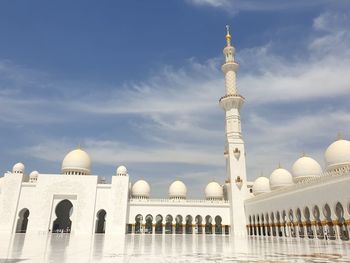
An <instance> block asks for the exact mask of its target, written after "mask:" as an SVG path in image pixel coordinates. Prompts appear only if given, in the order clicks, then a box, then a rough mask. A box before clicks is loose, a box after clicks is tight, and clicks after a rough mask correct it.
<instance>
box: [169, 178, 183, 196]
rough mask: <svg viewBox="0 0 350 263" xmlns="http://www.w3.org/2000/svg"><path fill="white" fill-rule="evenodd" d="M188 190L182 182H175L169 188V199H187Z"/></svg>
mask: <svg viewBox="0 0 350 263" xmlns="http://www.w3.org/2000/svg"><path fill="white" fill-rule="evenodd" d="M186 195H187V188H186V185H185V184H184V183H183V182H181V181H175V182H173V183H172V184H171V185H170V186H169V198H174V199H186Z"/></svg>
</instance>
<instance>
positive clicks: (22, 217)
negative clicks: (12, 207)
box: [16, 208, 30, 233]
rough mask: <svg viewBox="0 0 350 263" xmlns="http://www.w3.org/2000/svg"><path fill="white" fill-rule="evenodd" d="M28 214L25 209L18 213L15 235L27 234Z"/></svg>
mask: <svg viewBox="0 0 350 263" xmlns="http://www.w3.org/2000/svg"><path fill="white" fill-rule="evenodd" d="M29 214H30V213H29V210H28V209H27V208H23V209H22V210H21V211H20V212H19V213H18V219H17V226H16V233H26V232H27V226H28V217H29Z"/></svg>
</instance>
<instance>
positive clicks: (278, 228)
mask: <svg viewBox="0 0 350 263" xmlns="http://www.w3.org/2000/svg"><path fill="white" fill-rule="evenodd" d="M276 225H277V235H278V236H279V237H281V236H283V235H282V230H281V215H280V212H279V211H277V213H276Z"/></svg>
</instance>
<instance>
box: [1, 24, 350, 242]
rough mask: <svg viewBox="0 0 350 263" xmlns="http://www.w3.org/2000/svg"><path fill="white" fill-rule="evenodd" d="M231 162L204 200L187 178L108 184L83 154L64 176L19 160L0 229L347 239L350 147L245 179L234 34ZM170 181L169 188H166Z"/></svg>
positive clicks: (10, 175) (343, 144)
mask: <svg viewBox="0 0 350 263" xmlns="http://www.w3.org/2000/svg"><path fill="white" fill-rule="evenodd" d="M223 53H224V57H225V61H224V64H223V65H222V67H221V69H222V71H223V73H224V77H225V95H224V96H223V97H221V98H220V100H219V104H220V106H221V107H222V109H223V110H224V112H225V137H226V140H225V141H226V145H225V148H224V158H225V160H226V173H227V174H226V178H224V176H223V182H222V183H219V182H214V181H213V182H209V183H208V185H207V186H206V188H205V190H204V194H205V199H201V200H190V199H187V198H186V197H187V188H186V185H185V184H184V182H182V181H178V180H176V181H173V182H171V184H170V186H169V195H168V196H167V197H164V198H163V199H153V198H151V197H150V192H151V187H150V185H149V184H148V183H147V182H146V181H145V180H139V181H136V182H135V183H131V181H130V177H129V174H128V171H127V168H126V167H125V166H119V167H118V168H117V169H116V172H115V175H113V176H112V179H111V183H106V182H105V181H104V179H103V177H100V176H98V175H94V174H92V173H91V159H90V157H89V155H88V153H86V152H85V151H84V150H82V149H76V150H73V151H71V152H69V153H68V154H67V155H66V156H65V157H64V159H63V162H62V169H61V173H60V174H42V173H40V172H37V171H33V172H31V173H30V174H29V175H27V174H26V173H25V166H24V165H23V164H22V163H16V164H15V165H14V166H13V169H12V172H6V173H5V174H4V175H3V176H2V177H0V233H42V234H43V233H62V232H63V233H72V234H73V233H74V234H89V235H91V234H95V233H100V234H106V235H107V234H111V235H112V234H164V235H169V234H204V235H229V234H230V235H233V236H247V235H253V236H276V237H288V238H310V239H337V240H344V241H346V240H349V231H350V195H349V190H350V141H348V140H344V139H342V138H341V137H339V138H338V140H336V141H335V142H333V143H332V144H331V145H330V146H329V147H328V148H327V150H326V151H325V160H326V169H325V170H324V171H323V170H322V168H321V166H320V165H319V163H317V162H316V161H315V160H314V159H313V158H311V157H310V156H307V155H304V156H302V157H301V158H299V159H298V160H296V162H295V163H294V165H293V167H292V171H291V172H289V171H288V170H286V169H284V168H282V167H278V168H277V169H276V170H274V171H273V172H272V173H271V175H270V177H269V178H267V177H258V178H257V179H256V180H255V181H254V182H248V181H247V175H246V161H245V158H246V153H245V146H244V141H243V137H242V130H241V121H240V109H241V107H242V105H243V103H244V100H245V99H244V97H243V96H241V95H239V93H238V91H237V87H236V72H237V69H238V63H237V62H236V60H235V48H234V46H233V45H231V35H230V33H229V30H228V28H227V34H226V46H225V47H224V50H223ZM169 183H170V182H169Z"/></svg>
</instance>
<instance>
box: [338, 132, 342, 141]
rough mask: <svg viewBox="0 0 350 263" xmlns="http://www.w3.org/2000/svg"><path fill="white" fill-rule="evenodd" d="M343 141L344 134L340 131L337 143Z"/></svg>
mask: <svg viewBox="0 0 350 263" xmlns="http://www.w3.org/2000/svg"><path fill="white" fill-rule="evenodd" d="M342 139H343V134H342V132H341V131H340V132H338V135H337V141H339V140H342Z"/></svg>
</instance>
